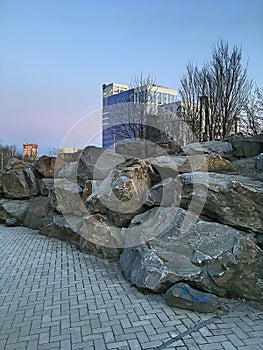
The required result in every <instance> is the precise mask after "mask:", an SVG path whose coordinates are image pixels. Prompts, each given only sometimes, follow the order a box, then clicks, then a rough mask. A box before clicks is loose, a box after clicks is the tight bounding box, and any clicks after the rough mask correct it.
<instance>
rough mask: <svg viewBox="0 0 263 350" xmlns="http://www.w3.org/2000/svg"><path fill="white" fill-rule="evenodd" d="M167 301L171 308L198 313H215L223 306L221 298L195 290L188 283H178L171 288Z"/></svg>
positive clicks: (166, 295)
mask: <svg viewBox="0 0 263 350" xmlns="http://www.w3.org/2000/svg"><path fill="white" fill-rule="evenodd" d="M165 299H166V302H167V304H168V305H169V306H172V307H177V308H179V309H187V310H192V311H197V312H215V311H216V310H217V309H218V308H220V307H221V306H222V299H221V298H218V297H217V296H216V295H214V294H211V293H205V292H201V291H198V290H196V289H193V288H191V287H190V286H189V285H188V284H186V283H177V284H175V285H173V286H172V287H171V288H169V289H168V291H167V292H166V294H165Z"/></svg>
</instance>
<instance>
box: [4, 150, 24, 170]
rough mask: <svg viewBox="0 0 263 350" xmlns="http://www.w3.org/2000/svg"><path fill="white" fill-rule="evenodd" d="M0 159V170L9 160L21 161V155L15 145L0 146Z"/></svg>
mask: <svg viewBox="0 0 263 350" xmlns="http://www.w3.org/2000/svg"><path fill="white" fill-rule="evenodd" d="M0 157H1V170H3V169H2V168H3V167H4V166H6V164H7V163H8V161H9V159H11V158H18V159H22V158H23V157H22V153H21V152H20V151H19V150H18V148H17V146H16V145H10V146H8V145H5V146H0Z"/></svg>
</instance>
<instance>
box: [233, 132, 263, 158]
mask: <svg viewBox="0 0 263 350" xmlns="http://www.w3.org/2000/svg"><path fill="white" fill-rule="evenodd" d="M230 142H231V144H232V147H233V156H234V157H237V158H247V157H254V156H257V155H259V154H260V153H263V134H260V135H254V136H251V137H244V136H234V137H232V138H231V139H230Z"/></svg>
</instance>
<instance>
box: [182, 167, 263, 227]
mask: <svg viewBox="0 0 263 350" xmlns="http://www.w3.org/2000/svg"><path fill="white" fill-rule="evenodd" d="M180 179H181V181H182V185H183V195H182V203H181V205H182V206H183V207H184V208H188V207H189V205H191V210H192V211H194V212H197V213H200V212H201V213H202V215H205V216H207V217H208V218H210V219H212V220H216V221H219V222H221V223H224V224H227V225H231V226H234V227H238V228H240V229H251V230H253V231H255V232H258V233H262V232H263V183H262V182H260V181H256V180H253V179H250V178H248V177H244V176H240V175H228V174H216V173H203V172H199V173H198V172H195V173H190V174H182V175H180Z"/></svg>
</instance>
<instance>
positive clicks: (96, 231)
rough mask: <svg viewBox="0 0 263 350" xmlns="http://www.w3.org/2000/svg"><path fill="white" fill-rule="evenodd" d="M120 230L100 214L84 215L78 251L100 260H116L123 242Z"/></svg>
mask: <svg viewBox="0 0 263 350" xmlns="http://www.w3.org/2000/svg"><path fill="white" fill-rule="evenodd" d="M120 233H121V229H120V228H119V227H116V226H114V225H113V224H112V223H111V222H110V221H109V220H108V219H107V218H106V217H105V216H103V215H101V214H94V215H86V216H84V218H83V226H82V229H81V240H80V249H81V251H83V252H86V253H89V254H93V255H96V256H99V257H100V258H107V259H118V258H119V257H120V254H121V252H122V247H123V242H122V237H121V234H120Z"/></svg>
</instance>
